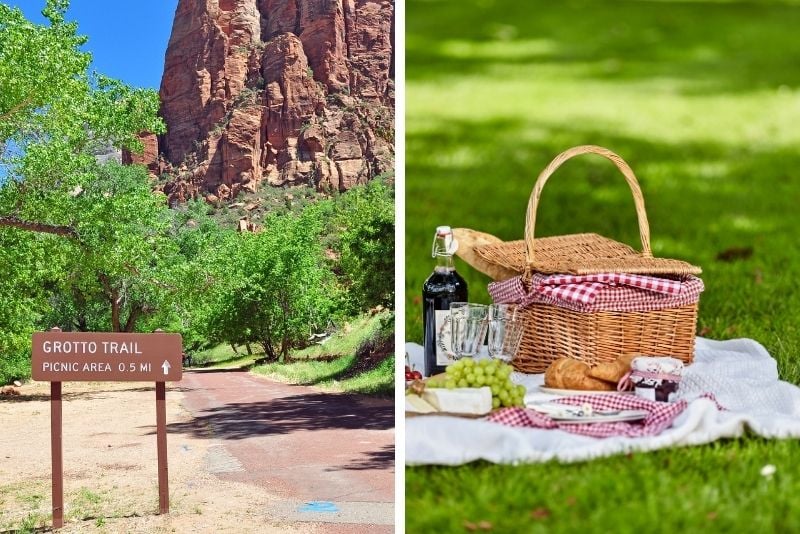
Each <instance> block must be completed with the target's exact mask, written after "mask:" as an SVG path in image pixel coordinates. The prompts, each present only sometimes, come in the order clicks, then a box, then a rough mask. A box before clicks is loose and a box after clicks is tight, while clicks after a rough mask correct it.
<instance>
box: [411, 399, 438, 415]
mask: <svg viewBox="0 0 800 534" xmlns="http://www.w3.org/2000/svg"><path fill="white" fill-rule="evenodd" d="M406 411H407V412H411V413H433V412H435V411H436V408H434V407H433V406H431V405H430V404H428V403H427V402H425V401H424V400H422V397H420V396H419V395H413V394H412V395H406Z"/></svg>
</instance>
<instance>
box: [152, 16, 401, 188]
mask: <svg viewBox="0 0 800 534" xmlns="http://www.w3.org/2000/svg"><path fill="white" fill-rule="evenodd" d="M393 22H394V3H393V2H392V1H390V0H179V2H178V7H177V10H176V13H175V21H174V23H173V26H172V35H171V37H170V41H169V46H168V48H167V53H166V61H165V66H164V76H163V78H162V80H161V91H160V93H161V101H162V104H161V114H162V116H163V117H164V120H165V122H166V124H167V129H168V131H167V133H166V134H165V135H164V136H162V137H161V138H160V140H159V141H160V142H159V151H160V152H161V153H162V155H163V156H164V158H165V159H166V160H167V162H168V164H167V165H168V166H169V165H171V166H172V171H173V172H172V174H173V176H175V178H173V179H172V180H171V181H170V182H169V183H167V184H166V185H165V186H164V192H165V193H167V194H168V195H169V197H170V200H171V201H172V202H174V201H181V200H185V199H187V198H189V197H194V196H197V195H206V194H213V195H215V196H217V197H219V198H221V199H223V200H224V199H226V198H231V197H233V196H235V195H236V194H237V193H238V192H239V191H240V190H242V189H244V190H250V191H254V190H255V189H256V188H257V187H258V185H259V183H261V182H262V181H266V182H268V183H270V184H272V185H283V184H295V183H310V184H313V185H315V186H316V187H317V188H319V189H321V190H326V189H337V190H345V189H347V188H349V187H351V186H352V185H353V184H357V183H362V182H365V181H367V180H368V179H370V178H372V177H374V176H375V175H377V174H380V173H382V172H386V171H388V170H390V169H392V168H393V165H394V149H393V140H394V81H393V77H394V52H393V41H392V33H393V29H394V28H393Z"/></svg>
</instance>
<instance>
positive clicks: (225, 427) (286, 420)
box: [169, 393, 394, 457]
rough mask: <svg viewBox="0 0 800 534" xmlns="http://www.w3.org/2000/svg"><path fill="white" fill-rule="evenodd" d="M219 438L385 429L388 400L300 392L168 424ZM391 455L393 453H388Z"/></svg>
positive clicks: (390, 420) (390, 412) (389, 420)
mask: <svg viewBox="0 0 800 534" xmlns="http://www.w3.org/2000/svg"><path fill="white" fill-rule="evenodd" d="M209 427H210V428H211V429H212V431H213V434H214V437H216V438H220V439H244V438H248V437H252V436H267V435H280V434H288V433H291V432H296V431H301V430H328V429H345V430H356V429H359V430H388V429H391V428H393V427H394V409H393V407H392V405H391V404H390V403H376V402H374V400H373V401H367V402H365V400H364V399H361V398H360V397H357V396H353V395H336V394H325V393H312V394H300V395H293V396H289V397H283V398H277V399H273V400H268V401H257V402H251V403H229V404H223V405H222V406H219V407H217V408H211V409H209V410H203V411H201V412H199V413H198V414H197V415H196V416H195V417H194V418H193V419H192V420H191V421H187V422H183V423H174V424H170V425H169V431H170V432H173V433H174V432H177V433H182V434H192V435H194V436H200V437H205V436H206V435H207V431H208V428H209ZM392 457H393V454H392Z"/></svg>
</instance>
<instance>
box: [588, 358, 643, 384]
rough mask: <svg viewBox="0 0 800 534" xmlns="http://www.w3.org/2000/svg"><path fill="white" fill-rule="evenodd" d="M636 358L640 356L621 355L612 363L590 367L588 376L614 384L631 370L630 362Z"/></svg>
mask: <svg viewBox="0 0 800 534" xmlns="http://www.w3.org/2000/svg"><path fill="white" fill-rule="evenodd" d="M638 356H640V354H623V355H622V356H620V357H618V358H617V359H616V360H614V361H613V362H603V363H599V364H597V365H595V366H594V367H592V369H591V370H590V371H589V376H591V377H593V378H598V379H600V380H605V381H606V382H613V383H615V384H616V383H618V382H619V381H620V380H622V377H623V376H625V373H627V372H628V371H630V370H631V362H632V361H633V359H634V358H636V357H638Z"/></svg>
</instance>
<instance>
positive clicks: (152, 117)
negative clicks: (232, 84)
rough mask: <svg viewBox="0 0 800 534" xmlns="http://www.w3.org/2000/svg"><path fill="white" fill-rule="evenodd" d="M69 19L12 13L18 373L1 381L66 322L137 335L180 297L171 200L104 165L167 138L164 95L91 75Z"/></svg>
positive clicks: (0, 207) (5, 298) (9, 81)
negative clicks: (122, 151) (99, 157)
mask: <svg viewBox="0 0 800 534" xmlns="http://www.w3.org/2000/svg"><path fill="white" fill-rule="evenodd" d="M67 7H68V2H67V1H66V0H48V1H47V2H46V3H45V7H44V9H43V12H42V13H43V14H44V16H45V18H46V19H47V23H46V24H43V25H39V24H34V23H32V22H30V21H28V20H26V19H25V17H24V15H23V14H22V12H21V11H20V10H19V9H17V8H13V7H10V6H9V5H7V4H5V3H0V244H2V247H3V254H1V255H0V356H2V358H3V363H2V365H3V366H5V365H7V364H8V365H9V366H11V367H13V368H14V369H17V370H16V371H13V373H12V371H9V372H5V371H3V370H2V369H0V379H2V378H4V376H9V373H12V374H14V373H18V372H19V371H18V369H19V366H18V365H17V363H19V362H21V361H23V362H24V361H26V358H27V356H26V353H27V350H28V349H27V345H28V342H29V339H30V338H29V335H30V332H31V331H32V330H33V329H34V328H36V327H37V325H40V326H39V327H41V325H42V324H44V326H50V325H51V324H52V323H51V324H48V323H49V322H50V321H52V320H54V318H57V316H58V315H59V312H63V313H62V315H63V316H64V317H62V319H63V321H64V323H63V326H66V327H69V328H88V327H89V325H90V324H91V325H92V326H105V327H106V328H104V329H115V330H123V329H132V328H134V327H135V324H136V322H137V320H138V319H139V317H142V316H145V315H147V314H148V313H150V310H152V309H154V308H155V307H157V306H163V305H164V303H165V301H166V299H168V298H169V295H170V294H171V293H170V292H169V291H168V290H167V287H165V286H166V284H165V283H164V282H163V280H164V279H166V278H168V276H167V274H168V273H169V272H170V270H171V265H170V262H171V261H172V259H173V258H175V257H176V256H175V255H174V254H173V253H172V251H171V249H170V247H169V246H168V243H167V241H166V240H165V239H164V236H163V235H162V234H163V233H164V228H165V225H166V223H165V222H164V220H165V218H166V215H165V212H166V206H165V205H164V200H163V198H160V199H159V198H158V197H154V196H153V195H152V194H151V192H150V188H149V185H148V183H147V178H146V174H145V173H144V172H143V171H142V170H141V169H138V170H137V169H122V168H120V167H119V166H115V165H111V166H101V165H99V164H98V163H97V161H96V159H95V157H94V155H93V153H94V151H95V149H96V147H97V146H99V145H105V144H108V143H111V144H112V145H113V146H114V147H116V148H128V149H131V150H134V151H135V150H139V149H141V143H140V142H139V140H138V138H137V134H138V133H139V132H141V131H152V132H156V133H160V132H163V131H164V125H163V122H162V121H161V119H160V118H159V117H158V115H157V111H158V107H159V100H158V95H157V93H155V92H154V91H151V90H142V89H137V88H133V87H130V86H128V85H126V84H124V83H122V82H119V81H117V80H113V79H111V78H108V77H105V76H102V75H98V74H93V73H90V72H89V70H88V69H89V65H90V63H91V54H89V53H87V52H83V51H81V50H80V47H81V46H83V45H84V44H85V43H86V38H85V37H83V36H80V35H78V34H77V25H76V24H75V23H74V22H68V21H66V19H65V13H66V10H67ZM48 234H52V235H48ZM67 316H68V317H67ZM9 362H17V363H13V365H12V364H11V363H9Z"/></svg>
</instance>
